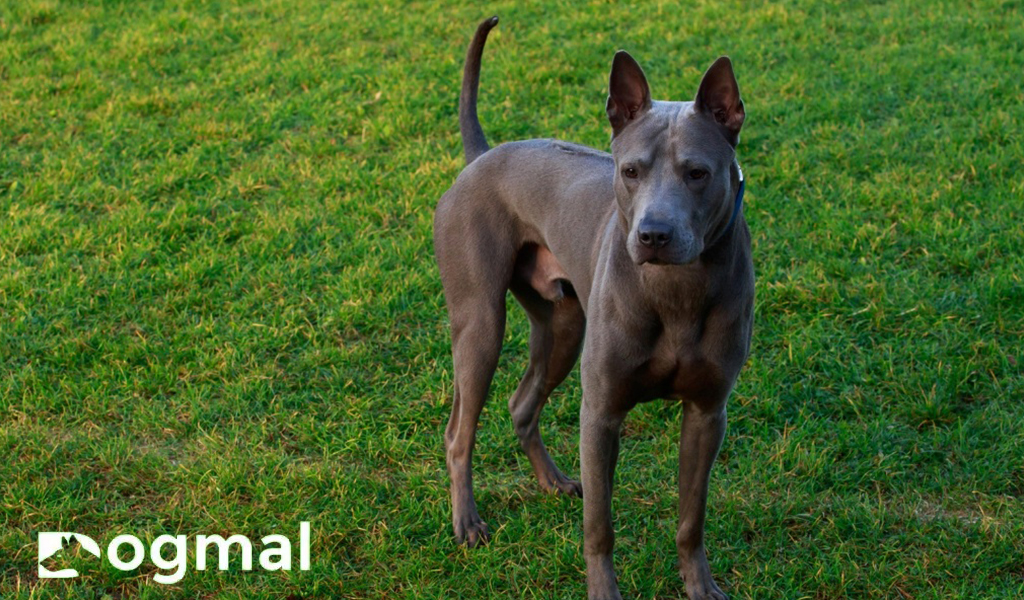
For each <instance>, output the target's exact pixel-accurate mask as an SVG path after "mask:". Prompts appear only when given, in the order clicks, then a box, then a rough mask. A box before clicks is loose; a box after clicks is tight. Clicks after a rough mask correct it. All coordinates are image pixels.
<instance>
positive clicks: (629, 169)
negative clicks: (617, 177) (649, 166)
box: [622, 167, 638, 179]
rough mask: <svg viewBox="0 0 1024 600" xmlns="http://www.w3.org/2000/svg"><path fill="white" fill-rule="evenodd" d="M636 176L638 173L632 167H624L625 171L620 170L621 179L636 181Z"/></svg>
mask: <svg viewBox="0 0 1024 600" xmlns="http://www.w3.org/2000/svg"><path fill="white" fill-rule="evenodd" d="M637 175H638V173H637V172H636V169H634V168H633V167H626V168H625V169H623V170H622V176H623V177H626V178H629V179H636V177H637Z"/></svg>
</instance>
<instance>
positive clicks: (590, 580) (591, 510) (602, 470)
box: [580, 376, 626, 600]
mask: <svg viewBox="0 0 1024 600" xmlns="http://www.w3.org/2000/svg"><path fill="white" fill-rule="evenodd" d="M584 379H585V381H586V379H587V377H586V376H584ZM597 385H600V384H597ZM588 388H589V391H588ZM592 388H594V386H593V385H591V386H588V385H586V383H584V392H583V403H582V406H581V407H580V470H581V472H582V480H583V555H584V557H585V558H586V561H587V598H588V599H589V600H611V599H614V600H621V598H622V596H621V595H620V594H619V586H618V584H617V583H616V582H615V567H614V564H613V562H612V547H613V546H614V545H615V532H614V530H613V529H612V480H613V477H614V474H615V462H616V461H617V460H618V457H619V435H620V432H621V429H622V422H623V421H624V419H625V416H626V413H625V411H618V410H612V409H611V407H612V406H614V403H612V402H610V401H609V400H610V398H608V397H607V396H605V395H603V394H602V393H601V392H602V391H603V390H601V389H600V387H599V388H598V389H597V390H594V389H592Z"/></svg>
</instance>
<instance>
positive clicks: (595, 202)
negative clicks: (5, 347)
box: [434, 17, 754, 600]
mask: <svg viewBox="0 0 1024 600" xmlns="http://www.w3.org/2000/svg"><path fill="white" fill-rule="evenodd" d="M497 22H498V19H497V17H492V18H490V19H487V20H485V21H483V22H482V23H481V24H480V26H479V27H478V29H477V31H476V34H475V36H474V38H473V40H472V42H471V44H470V46H469V50H468V53H467V58H466V63H465V70H464V74H463V84H462V91H461V95H460V102H459V128H460V131H461V134H462V140H463V146H464V149H465V155H466V163H467V165H466V168H465V169H464V170H463V171H462V172H461V174H460V175H459V176H458V178H457V179H456V181H455V183H454V184H453V185H452V186H451V188H450V189H448V191H447V192H445V194H444V195H443V196H442V197H441V199H440V200H439V201H438V204H437V210H436V214H435V218H434V249H435V256H436V259H437V264H438V267H439V271H440V275H441V281H442V284H443V287H444V294H445V302H446V305H447V308H448V314H449V317H450V321H451V334H452V356H453V361H454V398H453V404H452V412H451V418H450V420H449V421H448V425H447V428H446V430H445V449H446V463H447V468H448V473H449V477H450V480H451V502H452V522H453V526H454V529H455V537H456V539H457V541H458V542H460V543H465V544H468V545H469V546H475V545H477V544H480V543H482V542H484V541H486V539H487V535H488V534H487V526H486V524H485V523H484V522H483V521H482V520H481V518H480V515H479V513H478V512H477V507H476V502H475V500H474V498H473V483H472V482H473V474H472V457H473V445H474V442H475V437H476V429H477V422H478V419H479V416H480V412H481V410H482V409H483V406H484V402H485V400H486V398H487V394H488V388H489V387H490V384H491V379H492V377H493V375H494V371H495V369H496V367H497V364H498V354H499V352H500V350H501V346H502V338H503V335H504V330H505V297H506V292H507V291H509V290H510V291H511V292H512V294H513V296H515V298H516V300H518V302H519V304H520V305H521V306H522V307H523V309H524V310H525V311H526V314H527V316H528V317H529V322H530V339H529V348H530V361H529V367H528V368H527V369H526V373H525V375H524V376H523V379H522V381H521V382H520V383H519V386H518V388H517V389H516V391H515V393H514V394H513V395H512V397H511V399H510V400H509V403H508V406H509V409H510V411H511V413H512V419H513V422H514V425H515V430H516V434H517V435H518V438H519V442H520V445H521V446H522V449H523V451H524V452H525V454H526V456H527V457H528V458H529V460H530V464H531V465H532V467H533V471H534V473H535V475H536V476H537V479H538V481H539V482H540V485H541V487H542V488H543V489H545V490H548V491H551V492H556V493H562V494H568V495H572V496H580V495H582V497H583V508H584V510H583V512H584V527H583V529H584V544H583V548H584V557H585V559H586V566H587V594H588V597H589V598H590V599H591V600H598V599H607V598H621V597H622V596H621V595H620V593H619V589H618V585H617V583H616V578H615V572H614V568H613V563H612V547H613V544H614V534H613V529H612V514H611V497H612V479H613V474H614V471H615V464H616V460H617V458H618V453H619V438H620V432H621V429H622V424H623V421H624V419H625V417H626V414H627V413H628V412H629V410H630V409H632V408H633V407H634V406H636V405H637V404H638V403H640V402H647V401H650V400H654V399H658V398H662V399H672V400H679V401H681V402H682V404H683V424H682V431H681V434H680V449H679V526H678V529H677V530H676V535H675V541H676V546H677V549H678V552H679V573H680V575H681V576H682V578H683V580H684V581H685V585H686V593H687V595H688V596H689V597H690V598H691V599H703V598H713V599H721V598H726V596H725V594H724V593H723V592H722V590H721V589H720V588H719V586H718V585H717V584H716V583H715V581H714V579H713V577H712V575H711V570H710V567H709V565H708V560H707V556H706V552H705V547H704V520H705V511H706V510H705V509H706V506H707V495H708V478H709V475H710V471H711V467H712V465H713V463H714V462H715V458H716V457H717V455H718V450H719V447H720V446H721V443H722V439H723V438H724V436H725V428H726V399H727V397H728V395H729V393H730V391H731V390H732V387H733V385H734V383H735V381H736V378H737V376H738V375H739V372H740V370H741V368H742V366H743V365H744V363H745V362H746V360H747V356H748V354H749V351H750V339H751V329H752V323H753V306H754V268H753V263H752V258H751V250H750V231H749V229H748V227H747V223H746V221H745V220H744V217H743V206H742V198H743V189H744V185H745V184H744V181H743V174H742V171H741V170H740V167H739V163H738V162H737V160H736V150H735V149H736V145H737V143H738V142H739V133H740V128H741V127H742V125H743V121H744V118H745V111H744V108H743V101H742V99H741V98H740V91H739V86H738V84H737V83H736V78H735V76H734V74H733V69H732V63H731V62H730V60H729V59H728V58H727V57H720V58H718V59H717V60H716V61H715V62H714V64H712V65H711V67H710V68H709V69H708V70H707V72H706V73H705V74H704V76H703V79H702V80H701V82H700V86H699V88H698V90H697V94H696V96H695V98H694V100H693V101H692V102H662V101H653V100H652V99H651V92H650V88H649V86H648V83H647V79H646V77H645V76H644V72H643V70H642V69H641V68H640V65H639V64H637V62H636V61H635V60H634V59H633V58H632V57H631V56H630V55H629V54H628V53H626V52H624V51H619V52H618V53H616V54H615V57H614V60H613V61H612V68H611V75H610V78H609V93H608V102H607V105H606V112H607V115H608V120H609V122H610V124H611V129H612V141H611V150H612V152H611V154H608V153H605V152H601V151H598V150H594V149H592V148H588V147H585V146H580V145H576V144H571V143H567V142H561V141H557V140H549V139H543V140H528V141H518V142H509V143H505V144H502V145H500V146H497V147H495V148H493V149H491V148H490V147H489V145H488V143H487V140H486V138H485V136H484V133H483V130H482V128H481V126H480V122H479V119H478V118H477V112H476V105H477V89H478V87H479V80H480V61H481V57H482V54H483V47H484V43H485V42H486V39H487V34H488V32H489V31H490V30H491V29H492V28H493V27H494V26H495V25H496V24H497ZM581 349H582V362H581V376H582V384H583V400H582V405H581V407H580V465H581V470H582V477H581V479H582V485H581V483H580V482H577V481H574V480H572V479H570V478H569V477H567V476H566V475H565V474H563V473H562V471H560V470H559V469H558V467H557V466H555V464H554V462H552V460H551V457H550V456H549V455H548V452H547V449H546V448H545V447H544V442H543V441H542V440H541V436H540V432H539V430H538V427H537V422H538V419H539V418H540V412H541V409H542V408H543V406H544V403H545V402H546V401H547V399H548V396H549V394H550V393H551V391H552V390H553V389H554V388H555V386H557V385H558V384H559V383H560V382H561V381H562V380H563V379H564V378H565V377H566V375H567V374H568V373H569V371H570V370H571V369H572V368H573V366H574V365H575V363H576V360H577V358H578V357H579V356H580V353H581Z"/></svg>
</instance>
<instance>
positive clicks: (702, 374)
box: [636, 334, 729, 400]
mask: <svg viewBox="0 0 1024 600" xmlns="http://www.w3.org/2000/svg"><path fill="white" fill-rule="evenodd" d="M695 337H696V336H694V335H687V336H679V335H669V334H663V335H661V336H659V337H658V339H657V340H656V341H655V342H654V344H653V352H652V353H651V357H650V359H649V360H648V361H647V362H646V363H644V364H643V365H642V366H641V367H640V369H638V372H637V374H636V376H637V379H638V383H639V384H641V385H642V386H643V387H645V388H646V389H649V390H651V391H652V392H655V396H654V397H657V398H673V399H683V400H700V399H701V398H704V397H709V396H718V395H719V394H721V393H723V390H724V388H726V387H727V386H728V385H729V378H728V375H727V374H726V369H725V368H724V366H725V365H724V361H723V360H722V359H721V357H719V356H716V355H717V352H715V348H714V347H709V346H708V345H707V344H704V343H702V341H701V340H700V339H695Z"/></svg>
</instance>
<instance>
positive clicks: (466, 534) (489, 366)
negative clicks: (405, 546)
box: [444, 294, 505, 547]
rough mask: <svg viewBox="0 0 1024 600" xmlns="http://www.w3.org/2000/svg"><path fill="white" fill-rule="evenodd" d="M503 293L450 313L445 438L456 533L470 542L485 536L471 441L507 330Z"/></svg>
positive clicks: (479, 541) (480, 539)
mask: <svg viewBox="0 0 1024 600" xmlns="http://www.w3.org/2000/svg"><path fill="white" fill-rule="evenodd" d="M503 296H504V294H502V297H501V298H500V300H499V301H497V302H495V301H493V300H492V301H488V302H487V303H486V304H482V305H477V306H475V307H474V308H473V310H472V314H471V315H470V316H468V317H463V318H457V317H455V316H454V314H453V316H452V356H453V359H454V366H455V383H454V388H455V390H454V398H453V402H452V414H451V418H450V419H449V420H448V427H447V428H446V429H445V436H444V438H445V449H446V462H447V465H448V476H449V478H450V479H451V493H452V525H453V526H454V528H455V538H456V540H457V541H458V542H459V543H466V544H467V545H469V546H471V547H472V546H476V545H477V544H480V543H483V542H485V541H487V535H488V534H487V524H486V523H484V522H483V521H482V520H481V519H480V514H479V513H478V512H477V509H476V500H475V499H474V497H473V446H474V444H475V443H476V429H477V423H478V422H479V419H480V412H481V411H482V410H483V408H484V403H485V402H486V400H487V391H488V389H489V388H490V385H491V379H492V378H493V377H494V370H495V369H496V368H497V365H498V354H499V353H500V352H501V342H502V338H503V336H504V333H505V300H504V297H503ZM453 312H455V311H453Z"/></svg>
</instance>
